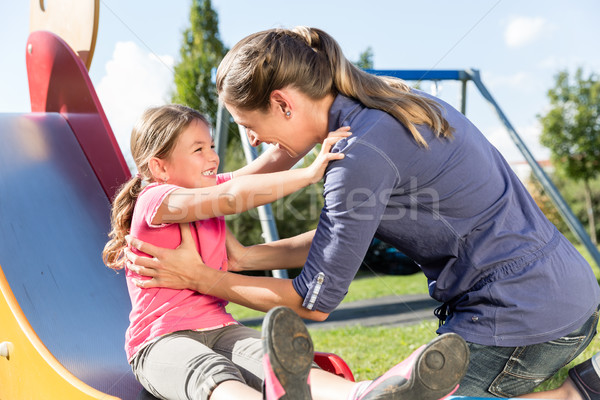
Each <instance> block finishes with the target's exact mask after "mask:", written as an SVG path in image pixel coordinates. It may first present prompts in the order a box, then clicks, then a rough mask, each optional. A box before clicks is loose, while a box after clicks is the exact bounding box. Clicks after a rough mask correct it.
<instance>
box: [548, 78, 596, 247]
mask: <svg viewBox="0 0 600 400" xmlns="http://www.w3.org/2000/svg"><path fill="white" fill-rule="evenodd" d="M548 98H549V99H550V106H551V108H550V110H549V111H548V113H547V114H546V115H544V116H538V118H539V120H540V122H541V123H542V135H541V138H540V142H541V143H542V144H543V145H544V146H546V147H548V148H549V149H550V151H551V158H552V161H553V163H554V165H555V167H556V170H557V172H558V173H560V174H563V175H564V176H565V177H567V178H569V179H572V180H574V181H577V182H582V183H583V187H584V194H585V205H586V207H585V208H586V212H587V216H588V224H589V231H590V237H591V239H592V242H593V243H594V244H597V239H596V222H595V212H594V208H593V202H592V197H593V194H592V189H591V185H590V182H591V181H592V180H594V178H596V177H597V176H598V173H599V172H600V169H599V166H600V81H599V80H598V76H597V75H596V74H594V73H591V74H590V76H589V77H588V78H584V77H583V71H582V69H581V68H578V69H577V71H576V72H575V75H574V77H573V79H570V77H569V73H568V72H567V71H562V72H559V73H558V75H557V76H556V84H555V86H554V88H552V89H550V90H549V91H548Z"/></svg>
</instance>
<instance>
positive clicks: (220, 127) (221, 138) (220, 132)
mask: <svg viewBox="0 0 600 400" xmlns="http://www.w3.org/2000/svg"><path fill="white" fill-rule="evenodd" d="M228 130H229V112H228V111H227V109H226V108H225V107H224V106H223V103H221V102H219V108H218V109H217V126H216V129H215V135H214V138H213V140H214V141H215V150H216V151H217V154H218V155H219V159H220V160H221V162H220V163H219V170H218V172H219V173H222V172H223V168H224V167H225V152H226V151H227V136H228Z"/></svg>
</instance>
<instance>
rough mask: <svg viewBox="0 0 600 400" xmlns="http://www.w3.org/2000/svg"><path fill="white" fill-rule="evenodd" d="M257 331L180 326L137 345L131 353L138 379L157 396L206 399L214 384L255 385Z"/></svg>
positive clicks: (259, 378) (259, 352)
mask: <svg viewBox="0 0 600 400" xmlns="http://www.w3.org/2000/svg"><path fill="white" fill-rule="evenodd" d="M262 356H263V349H262V343H261V339H260V332H258V331H257V330H254V329H251V328H248V327H245V326H243V325H230V326H227V327H224V328H219V329H215V330H210V331H179V332H175V333H171V334H168V335H165V336H163V337H161V338H160V339H158V340H156V341H155V342H153V343H151V344H149V345H147V346H145V347H144V348H142V349H141V350H140V351H139V352H138V353H137V354H136V355H135V356H134V358H133V359H132V361H131V368H132V369H133V373H134V375H135V376H136V378H137V379H138V381H139V382H140V383H141V384H142V386H144V387H145V388H146V390H148V391H149V392H150V393H152V394H153V395H154V396H156V397H158V398H164V399H208V398H209V397H210V395H211V393H212V391H213V390H214V389H215V387H216V386H217V385H218V384H220V383H222V382H224V381H228V380H236V381H240V382H243V383H245V384H247V385H248V386H251V387H253V388H255V389H256V390H258V391H260V390H261V388H262V382H263V367H262Z"/></svg>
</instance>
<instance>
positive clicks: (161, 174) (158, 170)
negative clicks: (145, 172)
mask: <svg viewBox="0 0 600 400" xmlns="http://www.w3.org/2000/svg"><path fill="white" fill-rule="evenodd" d="M148 169H150V173H151V174H152V178H154V180H155V181H156V182H166V181H167V179H169V176H168V174H167V166H166V162H165V160H162V159H160V158H157V157H152V158H151V159H150V160H149V161H148Z"/></svg>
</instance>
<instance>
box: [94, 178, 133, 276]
mask: <svg viewBox="0 0 600 400" xmlns="http://www.w3.org/2000/svg"><path fill="white" fill-rule="evenodd" d="M141 191H142V177H141V175H139V174H137V175H135V176H134V177H133V178H131V179H130V180H129V181H127V182H125V183H124V184H123V186H121V189H120V190H119V193H118V194H117V196H116V197H115V199H114V200H113V206H112V213H111V228H112V230H111V231H110V233H109V234H108V236H109V238H110V240H109V241H108V243H106V246H104V251H103V252H102V260H103V261H104V264H106V266H107V267H110V268H112V269H122V268H123V261H124V258H123V250H124V249H125V247H126V246H127V242H126V241H125V236H126V235H128V234H129V229H130V228H131V219H132V217H133V209H134V207H135V202H136V201H137V198H138V196H139V194H140V192H141Z"/></svg>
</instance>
